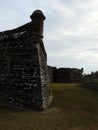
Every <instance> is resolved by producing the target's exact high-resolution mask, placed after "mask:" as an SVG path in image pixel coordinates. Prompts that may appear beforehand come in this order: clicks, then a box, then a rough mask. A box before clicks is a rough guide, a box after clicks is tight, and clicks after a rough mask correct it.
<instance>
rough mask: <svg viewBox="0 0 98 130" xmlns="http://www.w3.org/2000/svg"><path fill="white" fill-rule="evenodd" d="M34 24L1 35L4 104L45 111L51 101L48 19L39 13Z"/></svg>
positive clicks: (0, 72) (0, 89) (0, 73)
mask: <svg viewBox="0 0 98 130" xmlns="http://www.w3.org/2000/svg"><path fill="white" fill-rule="evenodd" d="M30 17H31V19H32V21H31V22H30V23H27V24H25V25H23V26H21V27H19V28H17V29H14V30H10V31H5V32H0V104H3V105H8V106H13V107H19V108H28V109H40V110H43V109H45V108H46V107H47V106H48V105H49V102H50V100H51V91H50V86H49V80H48V72H47V54H46V52H45V48H44V44H43V41H42V38H43V24H44V20H45V16H44V15H43V13H42V12H41V11H40V10H36V11H34V12H33V14H32V15H31V16H30Z"/></svg>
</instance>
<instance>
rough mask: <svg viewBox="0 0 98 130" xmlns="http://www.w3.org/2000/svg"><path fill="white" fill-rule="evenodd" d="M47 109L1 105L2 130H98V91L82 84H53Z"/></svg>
mask: <svg viewBox="0 0 98 130" xmlns="http://www.w3.org/2000/svg"><path fill="white" fill-rule="evenodd" d="M51 86H52V88H53V96H54V99H53V102H52V105H51V107H50V108H49V109H48V110H47V111H44V112H37V111H36V112H35V111H22V110H15V109H10V108H3V107H0V130H98V91H95V90H90V89H86V88H82V87H81V86H80V85H79V84H59V83H58V84H52V85H51Z"/></svg>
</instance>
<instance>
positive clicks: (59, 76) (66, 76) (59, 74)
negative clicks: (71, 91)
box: [48, 66, 83, 83]
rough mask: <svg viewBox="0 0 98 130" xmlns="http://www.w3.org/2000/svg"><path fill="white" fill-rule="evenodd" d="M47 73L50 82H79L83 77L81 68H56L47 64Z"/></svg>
mask: <svg viewBox="0 0 98 130" xmlns="http://www.w3.org/2000/svg"><path fill="white" fill-rule="evenodd" d="M48 73H49V81H50V82H51V83H53V82H61V83H79V82H81V80H82V78H83V68H81V69H77V68H56V67H52V66H48Z"/></svg>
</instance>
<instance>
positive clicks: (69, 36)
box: [0, 0, 98, 73]
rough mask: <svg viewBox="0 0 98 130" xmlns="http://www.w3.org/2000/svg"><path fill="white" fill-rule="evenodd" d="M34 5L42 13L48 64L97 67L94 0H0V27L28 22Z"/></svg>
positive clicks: (97, 17) (97, 30)
mask: <svg viewBox="0 0 98 130" xmlns="http://www.w3.org/2000/svg"><path fill="white" fill-rule="evenodd" d="M36 9H40V10H42V11H43V12H44V14H45V16H46V20H45V24H44V39H43V41H44V45H45V48H46V52H47V56H48V64H49V65H52V66H57V67H70V68H79V69H80V68H82V67H83V68H84V72H85V73H90V72H91V71H96V70H98V0H0V31H4V30H8V29H13V28H16V27H18V26H21V25H23V24H26V23H28V22H30V21H31V20H30V17H29V16H30V15H31V14H32V12H33V11H34V10H36Z"/></svg>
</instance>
